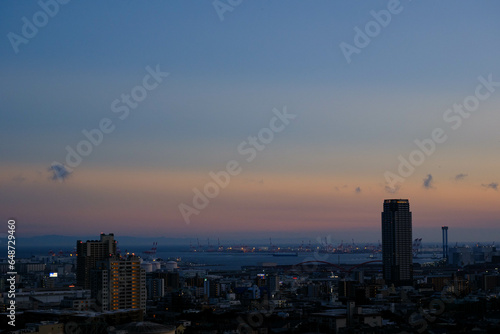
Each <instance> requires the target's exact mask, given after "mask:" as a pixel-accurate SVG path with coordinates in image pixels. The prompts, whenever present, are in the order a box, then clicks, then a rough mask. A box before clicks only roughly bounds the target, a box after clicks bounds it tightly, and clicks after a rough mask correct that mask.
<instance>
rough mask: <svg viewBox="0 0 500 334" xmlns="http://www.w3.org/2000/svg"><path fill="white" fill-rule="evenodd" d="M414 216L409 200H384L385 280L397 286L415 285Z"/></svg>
mask: <svg viewBox="0 0 500 334" xmlns="http://www.w3.org/2000/svg"><path fill="white" fill-rule="evenodd" d="M412 250H413V247H412V214H411V212H410V203H409V201H408V200H407V199H386V200H384V211H383V212H382V260H383V261H382V262H383V272H384V279H385V280H386V282H387V283H393V284H395V285H411V284H412V283H413V255H412Z"/></svg>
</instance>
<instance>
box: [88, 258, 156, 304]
mask: <svg viewBox="0 0 500 334" xmlns="http://www.w3.org/2000/svg"><path fill="white" fill-rule="evenodd" d="M91 276H92V284H91V285H92V287H91V292H92V297H93V298H95V299H96V303H97V305H99V306H100V308H101V309H102V311H114V310H121V309H142V310H144V311H145V310H146V298H147V295H146V271H145V270H144V269H143V268H141V262H140V259H139V258H137V257H135V256H130V257H128V258H126V259H124V258H116V257H115V258H109V259H107V260H105V261H101V262H99V263H98V264H97V267H96V268H95V269H93V270H92V274H91Z"/></svg>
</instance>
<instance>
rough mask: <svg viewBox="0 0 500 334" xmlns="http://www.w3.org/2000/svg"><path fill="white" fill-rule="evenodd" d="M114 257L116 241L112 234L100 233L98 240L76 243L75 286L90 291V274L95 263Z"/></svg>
mask: <svg viewBox="0 0 500 334" xmlns="http://www.w3.org/2000/svg"><path fill="white" fill-rule="evenodd" d="M115 255H116V241H115V240H114V235H113V233H110V234H104V233H101V238H100V240H87V241H86V242H83V241H81V240H77V242H76V256H77V257H76V284H77V285H78V286H80V287H82V288H84V289H90V272H91V270H92V269H94V268H95V267H96V264H97V262H99V261H103V260H105V259H108V258H110V257H113V256H115Z"/></svg>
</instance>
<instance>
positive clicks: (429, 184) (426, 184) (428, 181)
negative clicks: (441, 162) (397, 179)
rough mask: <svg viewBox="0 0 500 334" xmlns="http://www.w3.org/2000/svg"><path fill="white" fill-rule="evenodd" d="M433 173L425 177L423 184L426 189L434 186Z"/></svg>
mask: <svg viewBox="0 0 500 334" xmlns="http://www.w3.org/2000/svg"><path fill="white" fill-rule="evenodd" d="M432 182H433V180H432V175H431V174H427V176H426V177H425V178H424V183H423V186H424V188H425V189H431V188H432Z"/></svg>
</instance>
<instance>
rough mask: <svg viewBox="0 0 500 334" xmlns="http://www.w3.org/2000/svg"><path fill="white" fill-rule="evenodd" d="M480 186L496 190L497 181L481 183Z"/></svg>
mask: <svg viewBox="0 0 500 334" xmlns="http://www.w3.org/2000/svg"><path fill="white" fill-rule="evenodd" d="M481 187H485V188H489V189H493V190H496V191H498V182H491V183H489V184H484V183H483V184H481Z"/></svg>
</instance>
